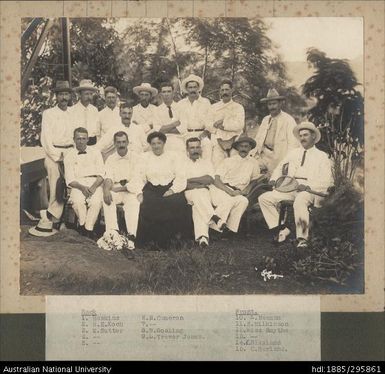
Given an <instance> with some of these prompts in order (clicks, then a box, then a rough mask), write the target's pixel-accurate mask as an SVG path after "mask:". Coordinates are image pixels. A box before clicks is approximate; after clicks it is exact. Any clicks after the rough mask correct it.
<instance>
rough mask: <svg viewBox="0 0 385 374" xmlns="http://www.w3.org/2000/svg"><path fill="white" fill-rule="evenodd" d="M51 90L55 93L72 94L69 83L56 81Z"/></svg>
mask: <svg viewBox="0 0 385 374" xmlns="http://www.w3.org/2000/svg"><path fill="white" fill-rule="evenodd" d="M53 90H54V92H55V93H58V92H72V88H71V87H70V83H69V82H68V81H57V82H56V86H55V88H54V89H53Z"/></svg>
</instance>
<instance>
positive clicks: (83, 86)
mask: <svg viewBox="0 0 385 374" xmlns="http://www.w3.org/2000/svg"><path fill="white" fill-rule="evenodd" d="M74 90H75V91H82V90H91V91H97V90H98V89H97V88H96V87H95V86H94V84H93V83H92V81H91V80H90V79H83V80H81V81H80V83H79V86H78V87H75V88H74Z"/></svg>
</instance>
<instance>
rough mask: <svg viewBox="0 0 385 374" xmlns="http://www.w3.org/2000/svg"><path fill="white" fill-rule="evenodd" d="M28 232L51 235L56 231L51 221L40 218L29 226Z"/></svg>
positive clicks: (36, 234) (34, 234)
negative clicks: (33, 224)
mask: <svg viewBox="0 0 385 374" xmlns="http://www.w3.org/2000/svg"><path fill="white" fill-rule="evenodd" d="M28 232H29V233H30V234H31V235H33V236H51V235H55V234H56V233H58V230H56V229H54V228H53V222H51V221H49V220H46V219H44V218H42V219H41V220H40V221H39V223H38V224H37V225H36V226H35V227H31V228H30V229H29V230H28Z"/></svg>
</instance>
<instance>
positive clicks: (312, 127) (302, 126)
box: [293, 122, 321, 143]
mask: <svg viewBox="0 0 385 374" xmlns="http://www.w3.org/2000/svg"><path fill="white" fill-rule="evenodd" d="M301 130H310V131H313V132H314V133H315V134H316V135H317V136H316V139H315V143H318V142H319V141H320V140H321V132H320V131H319V130H318V129H317V127H315V125H314V123H311V122H302V123H300V124H299V125H297V126H296V127H294V129H293V134H294V136H295V137H296V138H297V139H298V140H299V132H300V131H301Z"/></svg>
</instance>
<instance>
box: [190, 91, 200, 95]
mask: <svg viewBox="0 0 385 374" xmlns="http://www.w3.org/2000/svg"><path fill="white" fill-rule="evenodd" d="M197 93H198V91H190V92H189V94H190V95H192V94H194V95H196V94H197Z"/></svg>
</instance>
